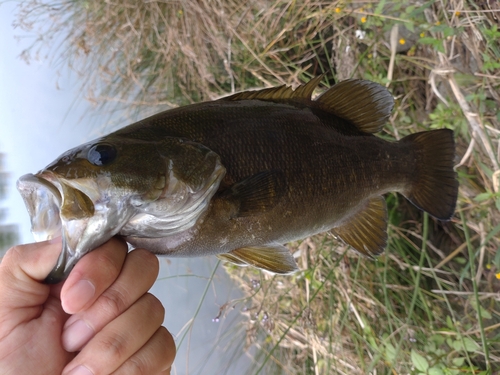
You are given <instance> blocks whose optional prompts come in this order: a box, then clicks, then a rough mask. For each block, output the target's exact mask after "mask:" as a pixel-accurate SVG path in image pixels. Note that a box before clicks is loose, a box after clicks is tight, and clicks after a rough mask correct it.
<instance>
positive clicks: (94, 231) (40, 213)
mask: <svg viewBox="0 0 500 375" xmlns="http://www.w3.org/2000/svg"><path fill="white" fill-rule="evenodd" d="M106 178H107V177H106V176H102V177H101V180H102V179H106ZM17 188H18V190H19V192H20V193H21V196H22V197H23V200H24V203H25V205H26V208H27V210H28V213H29V215H30V219H31V231H32V233H33V235H34V237H35V240H36V241H45V240H49V239H52V238H55V237H57V236H59V235H61V236H62V251H61V254H60V256H59V259H58V260H57V264H56V266H55V267H54V268H53V269H52V271H51V272H50V274H49V275H48V276H47V278H46V279H45V282H46V283H49V284H56V283H58V282H60V281H62V280H64V279H65V278H66V277H67V276H68V275H69V273H70V272H71V270H72V269H73V267H74V266H75V264H76V263H77V262H78V260H80V259H81V258H82V257H83V256H84V255H85V254H87V253H88V252H90V251H91V250H92V249H94V248H96V247H98V246H100V245H102V244H103V243H104V242H106V241H107V240H109V239H110V238H111V237H113V236H114V235H115V234H117V233H118V232H119V230H120V228H121V227H122V226H123V225H124V223H125V222H126V221H127V220H128V219H129V218H130V217H131V216H132V215H133V212H134V211H133V210H134V206H133V204H127V203H130V202H123V201H119V200H115V199H110V197H109V196H107V194H103V193H101V192H100V190H99V189H98V182H95V181H92V180H90V179H82V181H77V180H64V179H62V178H60V177H58V176H56V175H55V174H54V173H52V172H48V171H44V172H42V173H39V174H36V175H33V174H27V175H24V176H22V177H21V178H20V179H19V180H18V183H17ZM128 200H129V201H130V200H131V199H130V198H129V199H128Z"/></svg>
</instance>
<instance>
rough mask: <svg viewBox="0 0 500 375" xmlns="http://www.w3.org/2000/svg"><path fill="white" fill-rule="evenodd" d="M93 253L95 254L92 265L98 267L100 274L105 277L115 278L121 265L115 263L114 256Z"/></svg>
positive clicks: (98, 252) (101, 252)
mask: <svg viewBox="0 0 500 375" xmlns="http://www.w3.org/2000/svg"><path fill="white" fill-rule="evenodd" d="M93 253H95V255H94V256H95V259H94V260H93V261H92V263H94V264H97V265H99V270H100V272H101V273H102V274H103V275H106V276H107V277H110V278H116V276H117V275H118V274H119V273H120V271H121V267H122V263H121V262H117V257H116V256H115V254H109V253H107V252H105V251H96V252H93ZM90 254H92V253H90Z"/></svg>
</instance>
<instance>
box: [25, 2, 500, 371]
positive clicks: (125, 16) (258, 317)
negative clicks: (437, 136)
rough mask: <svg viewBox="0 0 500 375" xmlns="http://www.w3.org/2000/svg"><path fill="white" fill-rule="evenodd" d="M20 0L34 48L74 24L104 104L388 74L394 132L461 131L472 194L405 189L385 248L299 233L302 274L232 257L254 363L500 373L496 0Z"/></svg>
mask: <svg viewBox="0 0 500 375" xmlns="http://www.w3.org/2000/svg"><path fill="white" fill-rule="evenodd" d="M21 4H22V5H21V8H20V24H21V25H22V26H23V27H24V28H31V27H33V28H34V29H35V30H37V27H39V26H40V25H43V26H42V29H43V28H44V32H43V33H41V32H40V31H39V33H38V35H41V36H40V39H39V40H38V41H36V42H35V43H34V45H33V47H32V48H31V49H29V50H27V51H26V53H25V55H24V57H25V58H26V59H27V60H29V59H30V58H32V57H33V56H35V55H36V54H37V53H38V51H39V48H40V47H41V46H42V45H43V43H45V42H46V41H49V42H50V39H51V38H53V37H54V36H55V35H60V33H61V30H62V31H64V33H65V34H64V35H66V38H65V42H64V43H63V44H62V45H61V46H60V47H59V48H58V49H55V50H54V49H53V50H52V51H53V52H52V56H53V57H54V58H55V57H57V59H56V60H55V61H57V62H62V63H69V64H70V65H71V66H73V67H74V68H75V69H76V70H77V71H78V72H80V74H82V76H84V77H85V83H84V88H85V92H86V96H87V97H88V98H89V99H90V100H92V101H94V102H96V103H101V104H102V103H105V104H109V103H121V104H123V105H127V106H129V107H130V108H134V110H135V109H137V108H139V109H140V110H141V111H143V112H151V111H154V110H157V109H158V106H160V107H162V106H165V105H167V106H171V105H175V104H180V103H186V102H191V101H199V100H205V99H213V98H215V97H217V96H219V95H221V94H224V93H229V92H233V91H239V90H244V89H247V88H250V87H264V86H271V85H275V84H279V83H288V84H297V83H299V82H300V81H305V80H307V79H308V78H310V77H312V76H315V75H317V74H319V73H322V72H326V73H327V76H326V79H325V80H326V81H328V83H329V84H332V83H333V82H334V80H341V79H345V78H348V77H362V78H366V79H371V80H374V81H377V82H380V83H382V84H384V85H387V87H388V88H389V89H390V90H391V92H393V93H394V95H395V97H396V101H397V105H396V108H395V110H394V113H393V116H392V117H391V120H390V124H388V126H387V127H386V129H385V133H384V134H382V135H381V136H383V137H386V138H388V139H399V138H401V137H403V136H404V135H407V134H409V133H411V132H415V131H418V130H424V129H430V128H441V127H448V128H451V129H453V130H455V133H456V140H457V155H458V158H457V172H458V176H459V180H460V192H459V201H458V206H457V212H456V214H455V216H454V218H453V220H452V221H451V222H450V223H439V222H436V221H434V220H431V219H429V218H428V217H427V216H426V215H423V214H422V213H421V212H419V211H418V210H416V209H414V208H413V207H412V206H411V205H410V204H409V203H408V202H406V201H405V200H404V199H403V198H400V197H397V196H394V195H389V196H388V205H389V211H390V228H389V231H390V243H389V246H388V250H387V251H386V254H385V255H384V256H382V257H380V258H379V259H378V261H376V262H372V261H369V260H366V259H360V258H359V257H358V256H357V255H356V254H354V253H352V252H351V251H350V250H348V249H347V248H346V247H345V246H343V245H341V244H339V243H338V242H336V241H334V240H333V239H331V238H330V237H328V236H324V235H323V236H316V237H314V238H310V239H307V240H305V241H303V242H302V243H300V244H299V243H297V244H292V245H291V248H292V249H293V251H296V252H297V254H298V260H299V265H300V268H301V269H302V270H303V271H301V272H299V273H297V274H296V275H294V276H292V277H271V276H269V275H266V274H263V273H259V272H257V271H252V270H250V269H236V268H232V267H228V269H229V271H230V273H231V275H232V276H233V277H234V278H236V279H238V280H239V281H240V283H241V285H242V288H243V290H244V292H245V294H246V295H247V296H248V297H247V299H246V302H245V308H244V313H245V314H247V315H248V317H249V319H248V327H247V344H248V345H249V346H257V347H258V348H259V349H260V351H259V353H260V354H259V356H257V357H256V358H255V363H256V367H255V368H254V369H252V370H251V371H249V373H265V374H274V373H277V374H278V373H279V374H281V373H283V374H315V375H317V374H337V373H338V374H365V373H372V374H406V373H429V374H472V373H474V374H480V373H483V372H481V371H484V373H488V372H489V373H490V374H493V373H498V372H495V371H498V369H499V368H500V280H499V277H500V240H499V232H500V190H499V188H500V167H499V160H500V142H499V138H500V124H499V122H500V116H499V115H498V108H500V94H499V92H500V90H499V87H500V44H499V40H500V31H499V30H498V29H499V19H500V6H499V5H498V3H497V2H494V1H486V0H485V1H464V0H441V1H437V0H436V1H429V2H424V1H413V0H406V1H401V2H386V1H342V2H341V1H328V2H326V1H325V2H321V1H318V2H314V1H311V0H301V1H282V0H274V1H264V0H256V1H252V2H245V3H244V2H237V1H223V0H219V1H193V0H186V1H172V2H160V1H146V2H136V1H130V0H129V1H123V2H112V1H105V2H102V1H90V0H89V1H74V2H73V1H63V2H60V3H57V4H52V5H47V3H42V2H39V1H37V0H36V1H32V0H31V1H24V2H22V3H21ZM44 19H50V21H51V23H50V25H49V26H47V24H46V23H43V20H44ZM38 30H40V29H38ZM40 42H41V43H40ZM42 50H43V49H42ZM132 104H134V106H132ZM229 305H230V304H229Z"/></svg>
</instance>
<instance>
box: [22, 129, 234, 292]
mask: <svg viewBox="0 0 500 375" xmlns="http://www.w3.org/2000/svg"><path fill="white" fill-rule="evenodd" d="M224 173H225V169H224V167H223V166H222V165H221V163H220V160H219V157H218V155H217V154H215V153H214V152H212V151H211V150H209V149H208V148H206V147H204V146H202V145H199V144H197V143H194V142H190V141H185V140H182V139H178V138H168V139H163V140H162V141H159V142H154V141H143V140H136V139H130V138H121V137H114V138H113V137H109V136H108V137H104V138H100V139H98V140H95V141H92V142H89V143H86V144H83V145H81V146H79V147H76V148H74V149H71V150H69V151H67V152H65V153H64V154H62V155H61V156H60V157H59V158H58V159H56V160H55V161H54V162H53V163H51V164H49V165H48V166H47V167H46V168H44V169H43V170H41V171H39V172H38V173H36V174H27V175H24V176H22V177H21V178H20V179H19V180H18V182H17V188H18V190H19V192H20V193H21V195H22V197H23V200H24V202H25V205H26V208H27V210H28V213H29V215H30V219H31V230H32V232H33V235H34V237H35V240H36V241H44V240H48V239H52V238H55V237H57V236H62V245H63V248H62V252H61V255H60V256H59V259H58V262H57V264H56V266H55V267H54V269H53V270H52V271H51V273H50V274H49V276H48V277H47V279H46V280H45V281H46V282H47V283H57V282H59V281H62V280H64V279H65V278H66V277H67V276H68V275H69V272H70V271H71V269H72V268H73V267H74V265H75V264H76V263H77V262H78V260H79V259H81V258H82V257H83V256H84V255H85V254H86V253H88V252H90V251H91V250H93V249H94V248H96V247H98V246H100V245H101V244H103V243H104V242H106V241H107V240H109V239H110V238H111V237H113V236H114V235H117V234H124V235H135V236H139V237H141V236H154V232H155V231H154V229H155V228H154V226H153V230H152V229H151V225H150V226H149V227H148V226H144V225H142V226H141V223H142V222H141V220H142V221H144V220H145V221H147V222H148V223H150V222H151V221H153V222H157V221H154V220H152V217H155V215H156V216H158V215H160V216H163V217H167V218H168V217H172V218H173V219H172V220H173V221H175V220H176V218H178V217H181V216H182V215H183V213H185V212H188V213H189V214H188V215H191V216H190V218H191V220H190V221H189V220H188V222H186V221H184V222H183V225H180V227H181V228H180V229H179V228H178V227H179V225H178V226H177V227H176V226H175V225H170V227H169V228H171V227H174V231H175V229H177V230H182V229H185V228H186V227H188V226H190V225H193V224H194V223H195V222H196V220H197V219H198V217H199V216H200V215H201V213H202V212H204V210H205V209H206V207H207V206H208V202H209V200H210V198H211V197H212V195H213V194H214V193H215V191H216V190H217V188H218V185H219V183H220V180H221V179H222V177H223V176H224ZM172 220H171V221H172ZM131 223H136V224H137V226H138V228H134V226H133V225H131ZM124 228H125V229H126V230H125V232H126V233H121V232H122V230H123V229H124ZM144 228H147V229H148V230H147V231H146V233H141V231H144V230H145V229H144ZM158 229H159V230H158V232H159V233H160V235H161V234H162V231H161V228H158Z"/></svg>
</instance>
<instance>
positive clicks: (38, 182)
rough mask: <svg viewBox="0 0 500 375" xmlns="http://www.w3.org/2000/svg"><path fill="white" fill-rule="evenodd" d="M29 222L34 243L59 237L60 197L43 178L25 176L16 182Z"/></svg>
mask: <svg viewBox="0 0 500 375" xmlns="http://www.w3.org/2000/svg"><path fill="white" fill-rule="evenodd" d="M17 189H18V190H19V193H20V194H21V196H22V198H23V200H24V204H25V205H26V209H27V210H28V214H29V216H30V220H31V232H32V233H33V236H34V237H35V241H37V242H39V241H46V240H50V239H52V238H55V237H58V236H60V235H61V226H62V225H61V217H60V212H61V206H62V196H61V192H60V191H59V189H58V188H57V187H56V186H55V185H54V184H53V183H52V182H50V181H48V180H46V179H45V178H42V177H39V176H36V175H33V174H31V173H29V174H25V175H24V176H22V177H21V178H19V180H18V181H17Z"/></svg>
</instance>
